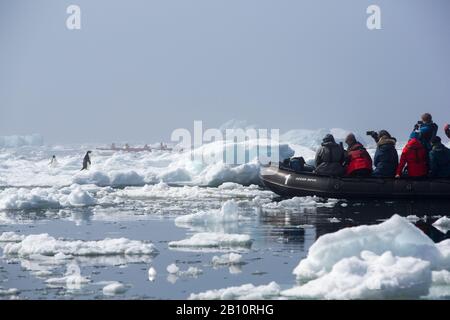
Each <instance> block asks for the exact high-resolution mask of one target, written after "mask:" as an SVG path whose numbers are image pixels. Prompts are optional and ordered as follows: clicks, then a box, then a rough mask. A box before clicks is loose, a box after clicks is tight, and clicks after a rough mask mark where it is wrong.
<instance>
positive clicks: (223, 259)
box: [211, 252, 242, 265]
mask: <svg viewBox="0 0 450 320" xmlns="http://www.w3.org/2000/svg"><path fill="white" fill-rule="evenodd" d="M211 262H212V264H213V265H235V264H242V255H241V254H239V253H234V252H230V253H226V254H223V255H221V256H214V257H212V260H211Z"/></svg>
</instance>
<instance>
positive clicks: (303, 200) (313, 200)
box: [263, 196, 338, 210]
mask: <svg viewBox="0 0 450 320" xmlns="http://www.w3.org/2000/svg"><path fill="white" fill-rule="evenodd" d="M337 202H338V200H337V199H331V198H330V199H327V201H326V202H323V199H321V198H318V197H315V196H314V197H310V196H308V197H294V198H291V199H286V200H282V201H279V202H270V203H266V204H263V208H264V209H270V210H280V209H297V208H301V207H329V208H332V207H334V206H335V205H336V203H337Z"/></svg>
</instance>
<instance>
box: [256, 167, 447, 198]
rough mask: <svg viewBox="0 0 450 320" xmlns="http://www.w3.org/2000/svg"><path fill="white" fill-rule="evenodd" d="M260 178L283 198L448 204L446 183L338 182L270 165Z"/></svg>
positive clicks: (364, 180)
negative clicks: (404, 200)
mask: <svg viewBox="0 0 450 320" xmlns="http://www.w3.org/2000/svg"><path fill="white" fill-rule="evenodd" d="M260 178H261V181H262V183H263V184H264V186H265V187H267V188H268V189H270V190H272V191H273V192H275V193H277V194H279V195H280V196H283V197H295V196H298V197H303V196H318V197H324V198H337V199H355V198H356V199H365V198H377V199H417V200H419V199H448V200H450V179H428V178H426V179H413V178H400V179H395V178H376V177H369V178H350V177H343V178H339V177H329V176H320V175H316V174H314V173H310V172H304V173H296V172H294V171H288V170H284V169H280V168H278V166H273V165H272V166H267V167H261V171H260Z"/></svg>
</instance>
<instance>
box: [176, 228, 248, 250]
mask: <svg viewBox="0 0 450 320" xmlns="http://www.w3.org/2000/svg"><path fill="white" fill-rule="evenodd" d="M251 244H252V240H251V239H250V236H249V235H246V234H228V233H217V232H201V233H196V234H194V235H192V237H190V238H188V239H184V240H179V241H171V242H169V247H173V248H177V247H178V248H183V247H187V248H216V247H217V248H227V247H249V246H250V245H251Z"/></svg>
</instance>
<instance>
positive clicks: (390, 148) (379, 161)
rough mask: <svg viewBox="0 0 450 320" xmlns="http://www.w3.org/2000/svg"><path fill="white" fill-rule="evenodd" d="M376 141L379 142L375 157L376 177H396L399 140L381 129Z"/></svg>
mask: <svg viewBox="0 0 450 320" xmlns="http://www.w3.org/2000/svg"><path fill="white" fill-rule="evenodd" d="M376 138H377V139H375V141H376V142H377V150H376V151H375V156H374V159H373V164H374V166H375V170H374V171H373V176H375V177H385V178H388V177H392V178H393V177H395V171H396V170H397V166H398V153H397V149H396V148H395V144H396V143H397V140H396V139H395V138H393V137H391V135H390V134H389V132H387V131H386V130H381V131H380V132H379V133H378V135H377V137H376Z"/></svg>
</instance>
